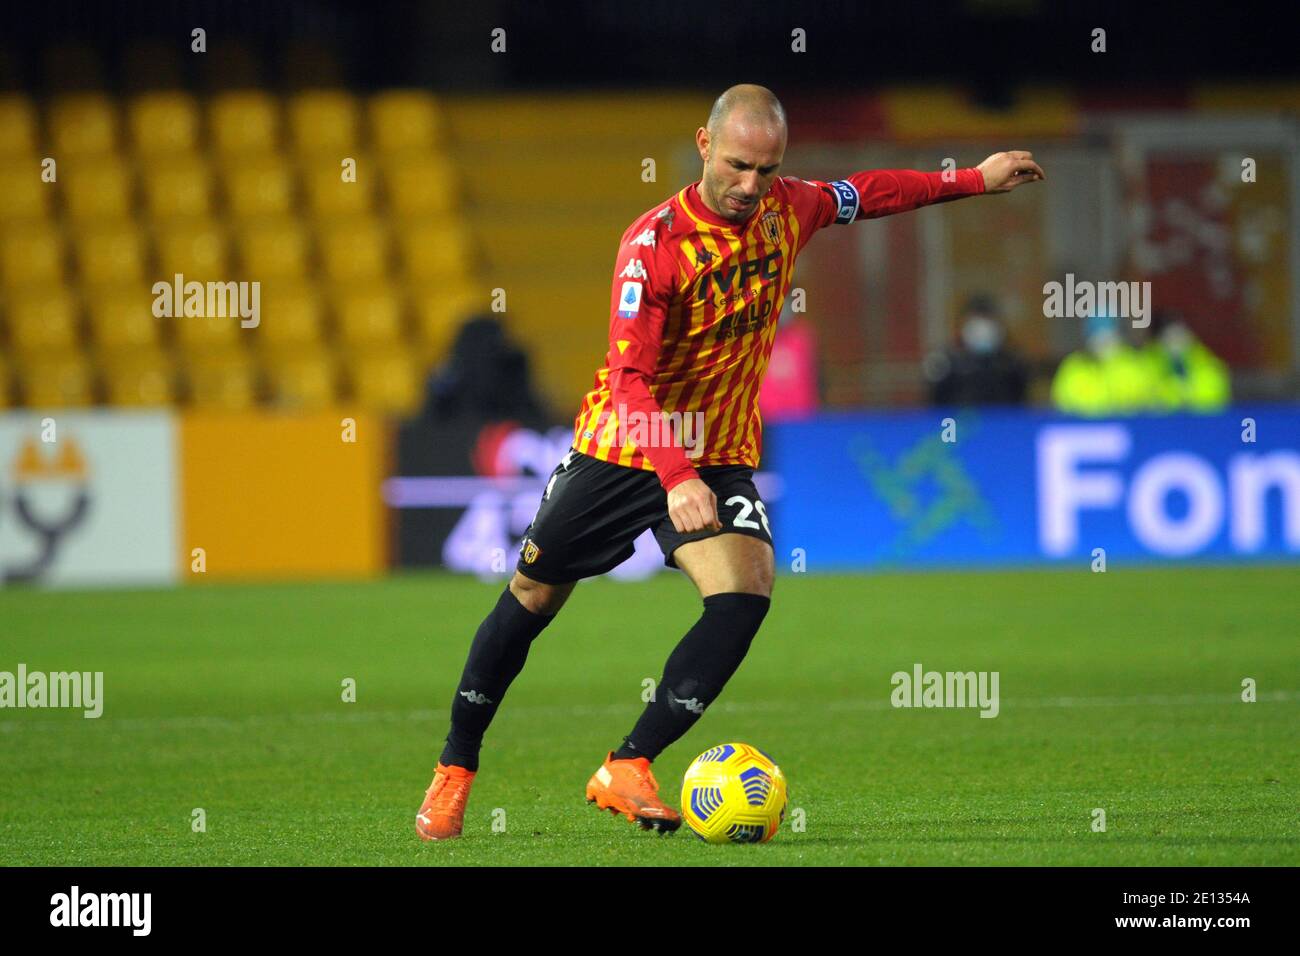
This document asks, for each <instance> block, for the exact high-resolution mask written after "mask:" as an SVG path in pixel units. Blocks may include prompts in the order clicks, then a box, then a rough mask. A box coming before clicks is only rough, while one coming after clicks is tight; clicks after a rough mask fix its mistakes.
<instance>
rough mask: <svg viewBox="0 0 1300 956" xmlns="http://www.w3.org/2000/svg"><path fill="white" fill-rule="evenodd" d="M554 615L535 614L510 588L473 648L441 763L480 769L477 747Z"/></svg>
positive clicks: (458, 690)
mask: <svg viewBox="0 0 1300 956" xmlns="http://www.w3.org/2000/svg"><path fill="white" fill-rule="evenodd" d="M553 620H555V615H554V614H534V613H533V612H532V611H530V610H528V609H527V608H526V607H524V606H523V605H522V604H520V603H519V599H518V598H516V597H515V596H514V594H512V593H511V591H510V588H509V587H507V588H506V589H505V592H504V593H503V594H502V595H501V597H500V599H498V600H497V604H496V607H494V608H493V609H492V613H490V614H489V615H488V616H487V617H486V618H484V619H483V623H482V624H480V625H479V628H478V633H476V634H475V635H474V642H473V643H472V644H471V645H470V648H469V658H468V659H467V660H466V661H465V669H464V671H463V672H462V673H461V677H460V684H459V686H457V688H456V696H455V697H453V698H452V701H451V732H450V733H448V734H447V746H446V747H445V748H444V749H443V751H442V757H441V758H440V759H441V762H442V763H444V764H456V765H457V766H459V767H464V768H465V769H466V770H478V753H479V748H481V747H482V746H483V734H484V733H486V731H487V729H488V725H489V724H490V723H492V718H493V717H495V716H496V712H497V708H498V707H500V706H501V698H502V697H504V696H505V693H506V689H507V688H509V687H510V682H511V681H513V680H514V679H515V678H516V677H517V676H518V675H519V672H520V671H521V670H523V669H524V661H525V660H527V659H528V648H529V646H530V645H531V644H532V642H533V639H534V638H535V637H537V635H538V634H540V633H542V631H543V629H545V627H546V625H548V624H550V623H551V621H553Z"/></svg>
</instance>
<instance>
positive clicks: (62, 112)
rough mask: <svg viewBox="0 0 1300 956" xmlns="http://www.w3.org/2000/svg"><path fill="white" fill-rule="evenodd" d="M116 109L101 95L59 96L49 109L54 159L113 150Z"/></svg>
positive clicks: (115, 136) (115, 138)
mask: <svg viewBox="0 0 1300 956" xmlns="http://www.w3.org/2000/svg"><path fill="white" fill-rule="evenodd" d="M117 122H118V121H117V109H116V107H115V106H114V104H113V101H112V100H110V99H109V98H108V97H107V96H104V95H103V94H102V93H75V94H71V95H68V96H62V97H59V98H58V99H57V100H55V101H54V105H53V106H52V107H51V109H50V142H51V144H52V145H53V147H54V154H53V155H54V156H55V157H60V158H61V157H63V156H74V155H88V154H93V155H103V154H106V153H111V152H113V150H114V149H116V147H117Z"/></svg>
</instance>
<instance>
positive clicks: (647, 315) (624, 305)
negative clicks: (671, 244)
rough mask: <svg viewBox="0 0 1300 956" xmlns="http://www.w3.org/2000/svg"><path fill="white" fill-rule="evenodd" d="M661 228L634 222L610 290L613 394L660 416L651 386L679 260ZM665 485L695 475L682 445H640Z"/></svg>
mask: <svg viewBox="0 0 1300 956" xmlns="http://www.w3.org/2000/svg"><path fill="white" fill-rule="evenodd" d="M662 234H663V233H662V230H660V229H658V228H656V223H655V222H654V221H650V222H648V223H643V224H642V225H641V226H639V227H638V226H636V225H634V226H633V227H632V228H631V229H629V230H628V232H627V233H626V234H625V235H624V237H623V241H622V242H621V243H620V245H619V250H618V258H617V259H616V260H615V266H614V270H615V271H614V282H613V287H612V289H611V290H610V319H609V356H608V362H607V366H608V368H609V388H610V399H611V401H612V402H613V405H614V408H615V410H616V411H618V410H621V411H622V413H623V414H626V413H628V412H631V413H636V414H638V415H639V416H641V417H642V418H643V420H646V421H650V420H654V419H657V418H658V417H659V416H660V415H661V414H662V408H661V407H660V405H659V403H658V402H657V401H655V398H654V396H653V395H652V394H651V392H650V383H651V381H653V379H654V374H655V368H656V366H657V364H658V362H659V354H660V351H661V349H662V348H663V337H664V322H665V320H666V319H667V314H668V303H669V302H670V301H671V299H672V294H673V288H674V285H675V283H676V278H677V264H676V262H675V261H674V260H673V258H672V256H671V254H669V253H668V251H667V250H666V249H664V248H663V247H662V246H660V245H659V237H660V236H662ZM640 448H641V452H642V453H643V454H644V455H645V456H646V457H647V458H648V459H650V464H651V465H653V466H654V470H655V474H656V475H658V477H659V482H660V484H661V485H663V488H664V490H665V491H670V490H672V488H673V487H674V486H675V485H679V484H681V483H682V482H683V481H685V480H687V479H688V478H694V477H695V476H696V472H695V466H694V465H692V464H691V462H690V459H688V458H687V457H686V452H685V450H684V449H683V448H681V447H679V446H675V445H667V446H665V445H655V446H654V447H650V446H649V445H645V446H640Z"/></svg>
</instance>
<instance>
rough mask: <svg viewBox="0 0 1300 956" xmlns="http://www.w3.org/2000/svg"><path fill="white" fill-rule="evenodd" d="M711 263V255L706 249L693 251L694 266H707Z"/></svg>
mask: <svg viewBox="0 0 1300 956" xmlns="http://www.w3.org/2000/svg"><path fill="white" fill-rule="evenodd" d="M712 261H713V253H711V252H709V250H708V249H696V250H695V264H696V265H697V266H707V265H708V264H709V263H710V262H712Z"/></svg>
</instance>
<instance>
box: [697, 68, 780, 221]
mask: <svg viewBox="0 0 1300 956" xmlns="http://www.w3.org/2000/svg"><path fill="white" fill-rule="evenodd" d="M785 141H786V123H785V108H784V107H782V106H781V101H780V100H778V99H777V98H776V94H775V93H773V92H772V91H771V90H769V89H768V88H767V87H765V86H756V85H755V84H753V83H741V84H739V85H737V86H733V87H731V88H730V89H728V90H726V91H725V92H723V94H722V95H721V96H719V97H718V98H717V99H716V100H714V102H713V109H712V110H710V111H709V121H708V123H707V124H706V125H704V126H701V127H700V128H699V129H698V130H696V131H695V145H696V147H697V148H698V149H699V151H700V159H702V160H704V174H703V175H702V176H701V177H700V196H701V198H702V199H703V200H704V203H705V205H707V206H708V207H709V208H710V209H711V210H713V211H714V212H715V213H717V214H718V215H720V216H722V217H723V218H724V219H727V220H729V221H730V222H735V223H740V222H744V221H745V220H747V219H748V218H749V217H750V216H752V215H753V214H754V212H755V210H757V209H758V204H759V200H761V199H762V198H763V196H764V195H766V194H767V190H768V188H769V187H770V186H771V185H772V180H773V179H774V178H775V177H776V174H777V170H779V169H780V167H781V161H782V159H783V158H784V156H785Z"/></svg>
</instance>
